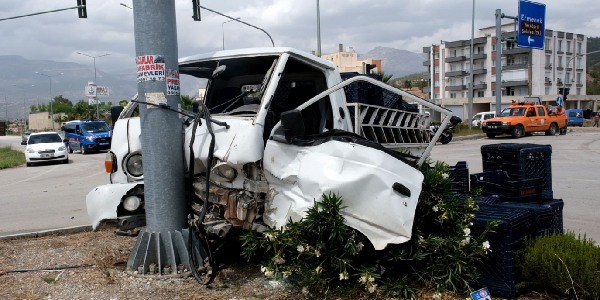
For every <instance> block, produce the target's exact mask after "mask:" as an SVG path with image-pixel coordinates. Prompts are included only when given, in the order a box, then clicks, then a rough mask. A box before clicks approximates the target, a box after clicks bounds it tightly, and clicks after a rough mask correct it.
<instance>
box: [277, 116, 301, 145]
mask: <svg viewBox="0 0 600 300" xmlns="http://www.w3.org/2000/svg"><path fill="white" fill-rule="evenodd" d="M281 125H282V126H283V132H284V133H285V139H286V140H287V141H288V142H289V141H291V140H292V139H293V138H294V137H297V136H303V135H304V134H305V133H306V128H305V127H304V119H302V112H300V111H299V110H297V109H292V110H288V111H284V112H282V113H281Z"/></svg>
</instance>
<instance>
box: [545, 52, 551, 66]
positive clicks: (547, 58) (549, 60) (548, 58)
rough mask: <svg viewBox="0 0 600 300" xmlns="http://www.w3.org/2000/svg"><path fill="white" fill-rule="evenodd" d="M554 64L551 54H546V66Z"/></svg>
mask: <svg viewBox="0 0 600 300" xmlns="http://www.w3.org/2000/svg"><path fill="white" fill-rule="evenodd" d="M551 66H552V57H551V56H550V54H548V55H546V67H551Z"/></svg>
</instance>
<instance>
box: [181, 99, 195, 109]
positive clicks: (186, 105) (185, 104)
mask: <svg viewBox="0 0 600 300" xmlns="http://www.w3.org/2000/svg"><path fill="white" fill-rule="evenodd" d="M180 99H181V100H179V102H180V103H181V109H183V110H189V111H191V110H192V106H193V105H194V102H195V101H196V100H194V98H193V97H192V96H189V95H181V98H180Z"/></svg>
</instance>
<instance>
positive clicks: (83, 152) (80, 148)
mask: <svg viewBox="0 0 600 300" xmlns="http://www.w3.org/2000/svg"><path fill="white" fill-rule="evenodd" d="M79 150H80V151H81V154H83V155H86V154H88V152H87V151H86V150H85V147H84V146H83V144H79Z"/></svg>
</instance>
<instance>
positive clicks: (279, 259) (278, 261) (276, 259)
mask: <svg viewBox="0 0 600 300" xmlns="http://www.w3.org/2000/svg"><path fill="white" fill-rule="evenodd" d="M273 263H275V264H276V265H282V264H283V263H285V259H283V257H281V255H279V254H277V255H275V257H273Z"/></svg>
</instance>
